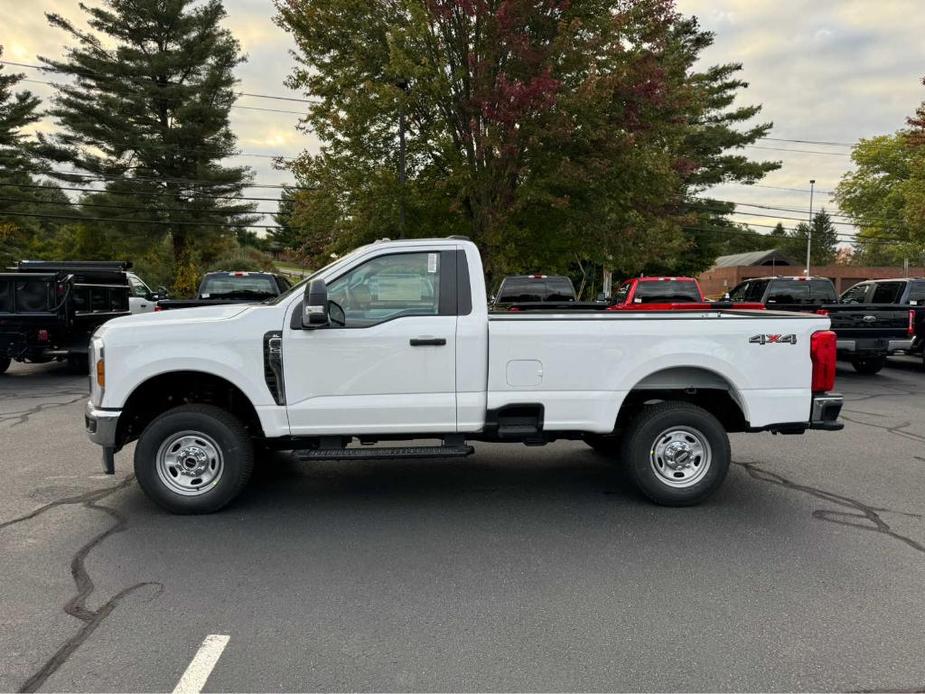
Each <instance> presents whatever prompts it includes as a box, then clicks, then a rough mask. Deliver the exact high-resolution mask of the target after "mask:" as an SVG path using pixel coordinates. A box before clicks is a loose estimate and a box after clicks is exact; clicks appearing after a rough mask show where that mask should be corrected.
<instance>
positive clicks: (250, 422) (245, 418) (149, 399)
mask: <svg viewBox="0 0 925 694" xmlns="http://www.w3.org/2000/svg"><path fill="white" fill-rule="evenodd" d="M192 403H201V404H209V405H215V406H216V407H221V408H222V409H223V410H226V411H228V412H230V413H231V414H233V415H235V416H236V417H237V418H238V419H240V420H241V422H242V423H243V424H244V427H245V428H246V429H247V430H248V432H249V433H250V434H251V435H252V436H262V435H263V429H262V427H261V426H260V419H259V417H258V416H257V410H256V409H254V406H253V405H252V404H251V401H250V400H249V399H248V398H247V396H246V395H245V394H244V393H243V392H241V389H240V388H238V387H237V386H235V385H234V384H233V383H231V382H230V381H226V380H225V379H224V378H221V377H220V376H215V375H214V374H208V373H203V372H200V371H173V372H170V373H164V374H159V375H157V376H154V377H152V378H150V379H148V380H147V381H145V382H144V383H142V384H141V385H140V386H138V387H137V388H136V389H135V390H134V392H133V393H132V394H131V395H130V396H129V398H128V400H127V401H126V403H125V406H124V407H123V408H122V414H121V415H120V416H119V426H118V429H117V431H116V444H117V445H118V446H119V447H120V448H121V447H122V446H124V445H125V444H127V443H129V442H131V441H134V440H135V439H137V438H138V437H139V436H140V435H141V432H142V431H144V428H145V427H146V426H148V424H150V423H151V422H152V421H153V420H154V418H155V417H157V416H158V415H160V414H162V413H164V412H166V411H167V410H170V409H172V408H174V407H179V406H180V405H188V404H192Z"/></svg>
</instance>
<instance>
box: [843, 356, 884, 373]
mask: <svg viewBox="0 0 925 694" xmlns="http://www.w3.org/2000/svg"><path fill="white" fill-rule="evenodd" d="M851 366H853V367H854V370H855V371H857V372H858V373H859V374H868V375H873V374H875V373H877V372H878V371H880V369H882V368H883V367H884V366H886V357H869V358H866V359H852V360H851Z"/></svg>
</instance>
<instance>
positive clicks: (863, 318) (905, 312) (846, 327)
mask: <svg viewBox="0 0 925 694" xmlns="http://www.w3.org/2000/svg"><path fill="white" fill-rule="evenodd" d="M825 310H827V311H828V312H829V317H830V318H831V320H832V329H833V330H834V331H835V332H836V333H837V335H838V337H839V338H840V339H845V338H848V339H865V338H870V339H876V338H893V339H900V338H905V337H908V331H909V309H907V308H897V307H896V306H891V305H889V304H885V305H872V304H863V305H855V306H852V305H842V306H826V307H825Z"/></svg>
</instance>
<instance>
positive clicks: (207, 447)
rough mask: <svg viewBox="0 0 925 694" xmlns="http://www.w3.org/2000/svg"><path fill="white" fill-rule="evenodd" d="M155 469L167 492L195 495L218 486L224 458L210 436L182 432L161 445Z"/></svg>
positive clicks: (195, 432)
mask: <svg viewBox="0 0 925 694" xmlns="http://www.w3.org/2000/svg"><path fill="white" fill-rule="evenodd" d="M156 466H157V475H158V477H159V478H160V480H161V482H162V483H163V485H164V486H165V487H167V489H169V490H170V491H172V492H173V493H175V494H179V495H181V496H198V495H199V494H205V493H206V492H208V491H209V490H210V489H213V488H214V487H215V485H216V484H218V481H219V479H220V478H221V476H222V471H223V468H224V458H223V456H222V451H221V448H220V447H219V445H218V444H217V443H216V442H215V440H214V439H212V437H210V436H207V435H206V434H204V433H202V432H198V431H182V432H179V433H177V434H174V435H172V436H169V437H167V438H166V439H165V440H164V443H163V444H161V446H160V448H159V450H158V452H157V460H156Z"/></svg>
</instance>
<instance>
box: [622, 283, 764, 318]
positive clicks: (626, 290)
mask: <svg viewBox="0 0 925 694" xmlns="http://www.w3.org/2000/svg"><path fill="white" fill-rule="evenodd" d="M719 307H721V308H735V309H763V308H764V305H763V304H760V303H747V302H740V303H732V302H718V303H717V302H711V301H709V300H708V299H707V298H705V297H704V295H703V291H701V289H700V283H699V282H697V280H696V279H694V278H693V277H634V278H632V279H628V280H626V281H625V282H623V283H622V284H621V285H620V288H619V289H618V290H617V291H616V293H615V294H614V297H613V303H612V304H611V305H610V306H609V307H608V309H607V310H608V311H678V310H701V311H702V310H705V309H709V308H719Z"/></svg>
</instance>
